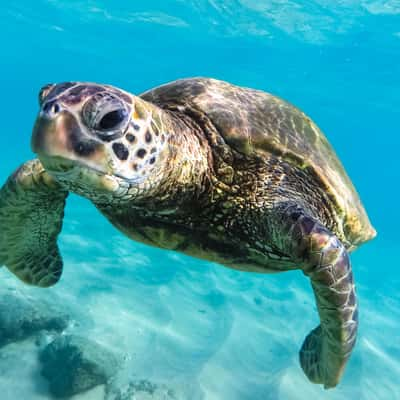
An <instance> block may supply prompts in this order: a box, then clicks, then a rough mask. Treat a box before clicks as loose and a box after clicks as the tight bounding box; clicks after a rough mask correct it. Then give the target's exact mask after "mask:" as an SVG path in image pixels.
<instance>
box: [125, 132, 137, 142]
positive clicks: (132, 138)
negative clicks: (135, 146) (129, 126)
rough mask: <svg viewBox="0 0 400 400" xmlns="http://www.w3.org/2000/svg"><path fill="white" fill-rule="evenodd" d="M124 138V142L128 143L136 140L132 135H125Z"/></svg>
mask: <svg viewBox="0 0 400 400" xmlns="http://www.w3.org/2000/svg"><path fill="white" fill-rule="evenodd" d="M125 137H126V140H127V141H128V142H130V143H133V142H134V141H135V139H136V137H135V135H132V133H127V134H126V136H125Z"/></svg>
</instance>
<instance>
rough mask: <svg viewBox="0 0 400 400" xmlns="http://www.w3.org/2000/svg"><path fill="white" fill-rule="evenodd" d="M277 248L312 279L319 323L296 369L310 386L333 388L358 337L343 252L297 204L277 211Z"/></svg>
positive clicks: (351, 286) (351, 285) (348, 268)
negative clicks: (318, 385) (301, 370)
mask: <svg viewBox="0 0 400 400" xmlns="http://www.w3.org/2000/svg"><path fill="white" fill-rule="evenodd" d="M274 221H275V223H274V227H273V229H274V230H275V232H277V231H278V232H279V234H278V235H277V236H275V237H276V238H277V241H278V245H279V246H282V247H283V248H285V251H286V252H290V253H291V255H292V256H293V260H294V261H295V262H297V263H299V264H300V266H301V268H302V270H303V272H304V274H305V275H306V276H308V277H309V278H310V279H311V284H312V287H313V289H314V295H315V298H316V301H317V307H318V313H319V317H320V321H321V324H320V325H319V326H318V327H317V328H315V329H314V330H312V331H311V332H310V333H309V334H308V336H307V337H306V339H305V341H304V343H303V345H302V348H301V350H300V364H301V367H302V368H303V371H304V373H305V374H306V375H307V377H308V378H309V379H310V380H311V381H312V382H314V383H320V384H323V385H324V387H325V388H326V389H328V388H332V387H335V386H336V385H337V384H338V382H339V380H340V378H341V375H342V374H343V371H344V368H345V366H346V363H347V360H348V358H349V357H350V353H351V351H352V349H353V347H354V344H355V342H356V336H357V326H358V311H357V302H356V294H355V287H354V282H353V274H352V271H351V266H350V260H349V257H348V254H347V251H346V249H345V247H344V246H343V244H342V243H341V242H340V241H339V239H338V238H337V237H336V236H335V235H334V234H333V233H331V232H330V231H329V230H328V229H327V228H325V227H324V226H323V225H321V224H320V223H319V222H318V221H317V220H316V219H314V218H313V217H311V216H309V215H308V214H307V213H306V212H305V211H304V210H303V209H302V208H300V207H299V206H297V205H295V204H291V205H287V204H284V205H281V206H280V207H277V208H276V210H275V217H274Z"/></svg>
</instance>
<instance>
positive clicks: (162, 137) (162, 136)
mask: <svg viewBox="0 0 400 400" xmlns="http://www.w3.org/2000/svg"><path fill="white" fill-rule="evenodd" d="M164 142H165V135H164V134H162V135H161V143H164Z"/></svg>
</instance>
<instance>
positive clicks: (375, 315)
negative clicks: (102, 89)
mask: <svg viewBox="0 0 400 400" xmlns="http://www.w3.org/2000/svg"><path fill="white" fill-rule="evenodd" d="M15 3H17V4H15ZM15 3H12V4H7V5H5V4H2V5H0V21H1V26H0V34H1V38H2V44H1V64H0V72H1V74H0V84H1V89H2V95H1V98H0V105H1V136H0V137H1V149H2V153H1V160H2V162H1V163H0V181H1V182H3V181H4V180H5V179H6V178H7V176H8V175H9V174H10V173H11V172H12V171H13V170H14V169H15V168H16V167H17V166H18V165H19V164H21V163H22V162H24V161H25V160H27V159H29V158H32V157H33V154H32V153H31V151H30V136H31V130H32V125H33V121H34V118H35V115H36V113H37V111H38V105H37V94H38V91H39V89H40V87H41V86H42V85H44V84H45V83H49V82H59V81H69V80H71V81H72V80H80V81H95V82H102V83H109V84H113V85H115V86H119V87H122V88H124V89H126V90H128V91H130V92H132V93H140V92H142V91H144V90H146V89H148V88H151V87H154V86H157V85H158V84H161V83H164V82H167V81H171V80H174V79H177V78H181V77H190V76H210V77H215V78H218V79H223V80H227V81H230V82H232V83H236V84H239V85H243V86H248V87H254V88H258V89H263V90H266V91H268V92H272V93H274V94H277V95H279V96H281V97H283V98H285V99H288V100H289V101H291V102H292V103H294V104H296V105H297V106H299V107H300V108H302V109H303V110H304V111H305V112H307V113H308V114H309V115H310V116H311V117H312V118H313V119H314V120H315V121H316V122H317V124H318V125H319V126H320V127H321V128H322V130H323V131H324V132H325V133H326V135H327V137H328V138H329V140H330V141H331V143H332V144H333V145H334V147H335V149H336V151H337V153H338V155H339V157H340V158H341V160H342V161H343V163H344V165H345V167H346V170H347V171H348V173H349V175H350V177H351V178H352V180H353V182H354V183H355V185H356V187H357V189H358V191H359V193H360V196H361V198H362V200H363V202H364V204H365V207H366V209H367V211H368V213H369V216H370V218H371V220H372V222H373V225H374V226H375V228H376V230H377V231H378V237H377V238H376V239H375V240H374V241H373V242H371V243H368V244H366V245H365V246H364V247H362V248H360V249H359V250H358V251H357V252H356V253H354V254H353V256H352V260H353V270H354V274H355V278H356V281H357V287H358V295H359V303H360V334H359V339H358V342H357V346H356V348H355V351H354V353H353V356H352V358H351V360H350V362H349V365H348V367H347V369H346V373H345V375H344V378H343V380H342V382H341V384H340V385H339V386H338V387H337V388H336V389H334V390H330V391H324V390H323V389H322V388H320V387H318V386H316V385H312V384H311V383H309V382H308V381H307V380H306V378H305V376H304V375H303V373H302V371H301V369H300V366H299V364H298V360H297V352H298V350H299V348H300V345H301V343H302V341H303V339H304V337H305V335H306V334H307V333H308V332H309V330H310V329H311V328H313V327H314V326H315V325H316V324H317V313H316V308H315V304H314V299H313V295H312V292H311V289H310V287H309V283H308V281H307V280H306V279H305V278H304V277H303V275H302V274H301V273H300V272H290V273H286V274H279V275H274V276H270V275H256V274H251V273H240V272H235V271H232V270H228V269H225V268H223V267H221V266H219V265H216V264H211V263H207V262H204V261H198V260H195V259H192V258H189V257H185V256H182V255H179V254H176V253H173V252H166V251H161V250H158V249H154V248H149V247H146V246H144V245H141V244H138V243H135V242H132V241H130V240H128V239H127V238H125V237H124V236H123V235H122V234H120V233H119V232H117V231H116V230H115V229H114V228H113V227H112V226H111V225H110V224H109V223H108V222H107V221H106V220H105V219H104V218H103V217H102V216H101V215H100V214H99V213H98V212H97V211H96V210H95V209H94V207H93V206H92V205H91V204H90V203H89V202H88V201H86V200H84V199H81V198H78V197H76V196H71V197H70V198H69V200H68V205H67V209H66V216H65V220H64V228H63V232H62V234H61V236H60V239H59V243H60V248H61V251H62V254H63V256H64V261H65V269H64V274H63V277H62V280H61V281H60V283H59V284H57V285H56V286H55V287H53V288H51V289H37V288H31V287H28V286H25V285H23V284H22V283H20V282H19V281H17V280H16V278H15V277H14V276H12V275H11V274H10V273H9V272H8V271H7V270H5V269H1V270H0V280H1V285H0V296H1V297H0V298H3V299H4V298H6V296H10V295H11V296H12V297H13V298H15V299H20V300H21V301H25V302H26V303H28V304H33V305H34V306H35V304H43V302H45V303H44V304H51V305H52V307H54V310H53V311H52V313H54V315H57V313H59V314H60V315H61V314H62V313H67V314H68V315H69V316H70V322H69V324H68V327H67V329H66V331H65V332H66V333H67V334H69V333H73V334H76V335H80V336H84V337H88V338H90V339H91V340H94V341H96V342H97V343H99V344H101V345H103V346H104V347H105V348H107V349H109V350H110V351H112V352H114V353H115V354H117V355H118V356H119V357H120V358H121V360H123V361H122V362H121V365H120V368H119V371H118V375H117V377H116V378H115V382H114V387H118V388H119V389H120V390H121V391H122V392H123V393H125V394H126V393H128V392H127V389H126V388H127V387H128V385H129V383H131V382H133V381H136V380H142V379H143V380H147V381H149V382H152V383H154V384H155V385H159V388H160V390H155V391H148V392H147V393H146V394H144V392H141V393H142V394H140V393H138V394H136V395H135V396H136V397H134V396H131V397H129V398H132V399H134V398H135V399H139V398H140V399H149V398H154V399H155V398H157V399H164V398H165V399H167V398H168V399H169V398H179V399H206V400H216V399H218V400H219V399H229V400H245V399H246V400H247V399H249V400H261V399H262V400H264V399H267V400H275V399H276V400H278V399H279V400H292V399H293V400H298V399H310V398H312V399H328V400H330V399H371V400H376V399H385V400H386V399H388V400H390V399H398V398H400V386H399V383H398V382H399V376H400V335H399V321H400V307H399V306H400V295H399V292H398V287H399V284H400V272H399V267H400V263H399V257H398V254H397V253H398V252H399V250H400V245H399V239H398V226H399V224H400V219H399V212H398V198H399V195H400V190H399V187H398V184H399V182H400V168H399V165H398V163H399V156H398V152H399V150H398V149H399V146H400V139H399V137H400V136H399V133H400V130H399V123H398V116H399V112H398V107H399V100H400V95H399V92H400V3H399V1H397V0H388V1H382V0H362V1H352V0H348V1H340V2H337V1H333V0H318V1H300V0H296V1H291V0H271V1H263V0H259V1H256V0H226V1H222V0H221V1H211V0H209V1H206V0H193V1H185V2H184V1H180V0H175V1H160V0H159V1H155V0H153V1H146V2H138V1H129V2H128V1H113V2H106V1H98V0H92V1H87V2H86V1H78V0H68V1H55V0H47V1H45V0H37V1H35V2H30V1H19V2H15ZM3 303H4V302H3ZM0 306H1V304H0ZM35 307H36V306H35ZM37 307H39V306H37ZM10 314H11V315H13V310H11V311H10ZM1 328H2V327H1V326H0V329H1ZM40 335H41V336H40ZM40 335H39V336H38V335H36V334H35V335H31V336H29V335H28V336H27V337H26V338H24V340H18V341H17V340H15V341H14V342H11V343H8V344H7V345H5V346H3V347H1V348H0V389H1V396H0V398H1V399H2V400H14V399H28V400H39V399H50V398H51V395H50V394H49V391H48V386H47V382H46V380H45V379H44V378H43V377H42V376H41V374H40V368H41V367H40V362H39V360H38V352H39V350H40V346H41V344H42V343H43V341H44V342H46V341H49V340H51V339H52V337H53V336H52V335H53V334H51V333H49V334H44V333H43V332H42V333H41V334H40ZM164 388H168V390H169V391H168V390H167V389H165V391H163V390H164ZM151 392H152V394H151ZM172 392H173V393H174V395H172V394H168V393H172ZM166 393H167V394H166ZM140 396H142V397H140ZM145 396H147V397H145ZM163 396H164V397H163ZM167 396H169V397H167ZM172 396H174V397H172ZM103 398H106V399H107V400H111V399H118V397H117V395H116V394H115V393H111V392H110V391H106V389H105V388H104V386H98V387H96V388H95V389H93V390H91V391H90V392H86V393H84V394H79V395H77V396H76V399H78V400H83V399H96V400H97V399H103ZM120 398H121V399H122V397H120ZM125 398H126V399H128V395H127V394H126V396H125Z"/></svg>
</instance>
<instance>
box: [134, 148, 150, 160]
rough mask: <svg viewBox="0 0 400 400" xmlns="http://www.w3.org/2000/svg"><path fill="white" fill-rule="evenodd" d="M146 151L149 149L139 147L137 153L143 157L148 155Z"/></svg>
mask: <svg viewBox="0 0 400 400" xmlns="http://www.w3.org/2000/svg"><path fill="white" fill-rule="evenodd" d="M146 153H147V151H146V150H145V149H139V150H138V151H137V152H136V155H137V156H138V157H139V158H143V157H144V156H145V155H146Z"/></svg>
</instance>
